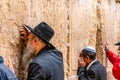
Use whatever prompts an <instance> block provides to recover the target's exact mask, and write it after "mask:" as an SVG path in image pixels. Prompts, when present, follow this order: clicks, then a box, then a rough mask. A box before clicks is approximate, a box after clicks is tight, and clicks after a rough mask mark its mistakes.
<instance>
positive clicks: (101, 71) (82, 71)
mask: <svg viewBox="0 0 120 80" xmlns="http://www.w3.org/2000/svg"><path fill="white" fill-rule="evenodd" d="M77 74H78V78H79V80H107V73H106V70H105V68H104V67H103V65H102V64H100V62H99V61H98V60H97V61H95V62H94V63H93V64H92V65H91V66H90V68H89V69H88V70H86V68H84V67H81V68H78V72H77Z"/></svg>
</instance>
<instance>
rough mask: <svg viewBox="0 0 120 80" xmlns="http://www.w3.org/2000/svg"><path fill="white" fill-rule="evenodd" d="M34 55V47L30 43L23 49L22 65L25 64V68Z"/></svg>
mask: <svg viewBox="0 0 120 80" xmlns="http://www.w3.org/2000/svg"><path fill="white" fill-rule="evenodd" d="M33 57H34V47H33V46H32V45H31V43H28V44H27V45H26V48H25V49H24V51H23V56H22V65H23V66H24V68H25V66H27V65H28V64H29V63H30V61H31V60H32V58H33Z"/></svg>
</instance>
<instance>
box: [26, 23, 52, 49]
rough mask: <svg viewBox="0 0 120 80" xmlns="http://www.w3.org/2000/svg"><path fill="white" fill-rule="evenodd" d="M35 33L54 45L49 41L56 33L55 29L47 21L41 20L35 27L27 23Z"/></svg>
mask: <svg viewBox="0 0 120 80" xmlns="http://www.w3.org/2000/svg"><path fill="white" fill-rule="evenodd" d="M25 27H27V28H28V29H29V30H30V31H31V32H32V33H33V34H35V35H36V36H37V37H39V38H40V39H41V40H43V41H44V42H45V43H46V44H48V45H49V46H51V47H54V46H53V45H52V44H51V43H50V42H49V41H50V39H51V38H52V37H53V35H54V30H53V29H52V28H51V27H50V26H49V25H48V24H47V23H45V22H41V23H40V24H38V25H37V26H35V28H31V27H30V26H28V25H25Z"/></svg>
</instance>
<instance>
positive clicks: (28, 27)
mask: <svg viewBox="0 0 120 80" xmlns="http://www.w3.org/2000/svg"><path fill="white" fill-rule="evenodd" d="M24 27H25V28H27V29H29V30H30V31H31V32H32V33H33V34H34V35H36V36H37V37H39V38H40V39H41V40H42V41H44V42H45V43H46V44H48V45H49V46H50V47H53V48H54V46H53V45H52V44H51V43H50V42H48V41H47V40H46V39H44V38H42V37H41V36H40V35H38V34H37V33H36V32H35V31H34V30H33V29H32V28H31V27H30V26H28V25H24Z"/></svg>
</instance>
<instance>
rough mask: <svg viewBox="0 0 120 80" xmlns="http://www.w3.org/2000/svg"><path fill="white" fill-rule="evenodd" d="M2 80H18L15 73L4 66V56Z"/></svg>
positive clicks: (1, 65)
mask: <svg viewBox="0 0 120 80" xmlns="http://www.w3.org/2000/svg"><path fill="white" fill-rule="evenodd" d="M0 80H18V78H17V76H16V75H15V73H14V72H13V71H12V70H11V69H10V68H9V67H7V66H6V65H5V64H4V60H3V57H2V56H0Z"/></svg>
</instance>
